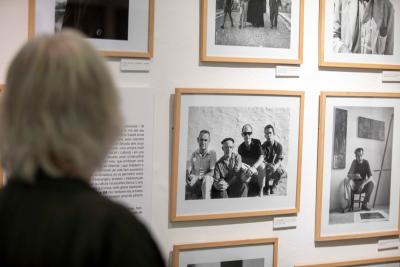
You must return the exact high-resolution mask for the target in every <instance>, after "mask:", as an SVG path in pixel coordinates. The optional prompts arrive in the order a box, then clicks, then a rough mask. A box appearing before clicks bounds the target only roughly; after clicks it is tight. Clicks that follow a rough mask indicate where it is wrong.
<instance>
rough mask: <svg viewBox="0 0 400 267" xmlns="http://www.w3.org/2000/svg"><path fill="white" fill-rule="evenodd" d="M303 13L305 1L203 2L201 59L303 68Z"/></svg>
mask: <svg viewBox="0 0 400 267" xmlns="http://www.w3.org/2000/svg"><path fill="white" fill-rule="evenodd" d="M302 12H303V2H302V0H202V18H201V19H202V33H201V38H202V42H201V44H202V47H201V49H200V51H201V58H202V60H203V61H227V62H254V63H277V62H282V63H285V62H286V63H287V64H299V63H300V61H301V60H302V51H301V50H302V49H301V44H302V30H303V29H302V20H303V18H302ZM295 62H297V63H295Z"/></svg>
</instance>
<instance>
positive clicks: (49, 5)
mask: <svg viewBox="0 0 400 267" xmlns="http://www.w3.org/2000/svg"><path fill="white" fill-rule="evenodd" d="M29 10H30V12H29V16H30V17H29V27H28V29H29V33H28V35H29V37H34V36H36V35H38V34H42V33H47V34H53V33H56V32H60V31H61V30H63V29H67V28H70V29H75V30H78V31H80V32H81V33H82V34H84V35H85V36H86V37H87V38H88V39H89V40H90V42H91V43H92V44H93V45H95V47H96V48H97V49H98V50H100V51H101V53H102V54H103V55H105V56H109V57H138V58H150V57H152V53H153V31H154V30H153V27H154V26H153V25H154V0H114V1H107V0H91V1H82V0H29Z"/></svg>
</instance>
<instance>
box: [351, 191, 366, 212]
mask: <svg viewBox="0 0 400 267" xmlns="http://www.w3.org/2000/svg"><path fill="white" fill-rule="evenodd" d="M364 198H365V193H364V192H354V191H352V192H351V204H350V210H351V211H354V204H358V209H361V204H362V203H363V201H364Z"/></svg>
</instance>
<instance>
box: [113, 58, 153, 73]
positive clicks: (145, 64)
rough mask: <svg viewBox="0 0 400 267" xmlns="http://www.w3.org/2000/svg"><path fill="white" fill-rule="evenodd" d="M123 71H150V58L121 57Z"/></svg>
mask: <svg viewBox="0 0 400 267" xmlns="http://www.w3.org/2000/svg"><path fill="white" fill-rule="evenodd" d="M120 70H121V71H141V72H149V71H150V60H147V59H131V58H121V65H120Z"/></svg>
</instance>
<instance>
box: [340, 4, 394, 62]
mask: <svg viewBox="0 0 400 267" xmlns="http://www.w3.org/2000/svg"><path fill="white" fill-rule="evenodd" d="M394 13H395V10H394V8H393V4H392V3H391V2H390V0H335V1H334V16H333V20H334V21H333V51H334V52H338V53H357V54H378V55H393V44H394V16H395V14H394Z"/></svg>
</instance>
